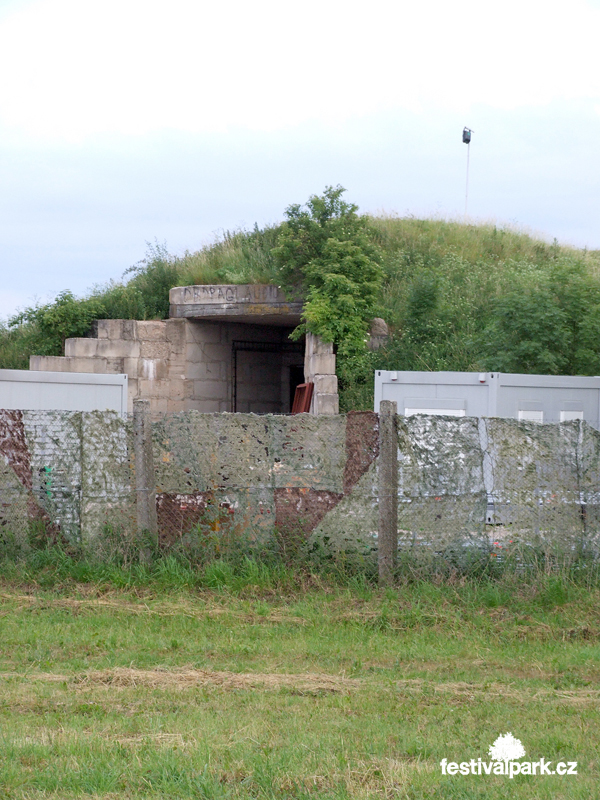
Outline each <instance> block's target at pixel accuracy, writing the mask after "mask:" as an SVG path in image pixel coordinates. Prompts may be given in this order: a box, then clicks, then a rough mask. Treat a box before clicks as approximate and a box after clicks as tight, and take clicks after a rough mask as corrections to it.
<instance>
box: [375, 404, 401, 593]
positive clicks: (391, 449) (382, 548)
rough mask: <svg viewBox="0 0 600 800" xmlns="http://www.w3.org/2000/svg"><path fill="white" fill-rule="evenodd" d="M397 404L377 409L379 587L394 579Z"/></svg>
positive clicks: (396, 543) (395, 560) (396, 526)
mask: <svg viewBox="0 0 600 800" xmlns="http://www.w3.org/2000/svg"><path fill="white" fill-rule="evenodd" d="M397 413H398V405H397V403H395V402H393V401H391V400H382V401H381V404H380V406H379V535H378V541H379V548H378V563H379V584H380V585H381V586H389V585H390V584H391V583H392V582H393V580H394V570H395V568H396V562H397V555H398V437H397V435H396V414H397Z"/></svg>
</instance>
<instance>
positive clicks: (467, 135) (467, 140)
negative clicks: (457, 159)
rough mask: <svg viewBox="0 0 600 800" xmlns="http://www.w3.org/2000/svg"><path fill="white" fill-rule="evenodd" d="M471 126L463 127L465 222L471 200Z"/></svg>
mask: <svg viewBox="0 0 600 800" xmlns="http://www.w3.org/2000/svg"><path fill="white" fill-rule="evenodd" d="M472 133H473V131H472V130H471V128H467V127H465V128H463V132H462V140H463V143H464V144H466V145H467V188H466V191H465V222H466V221H467V204H468V202H469V157H470V155H471V134H472Z"/></svg>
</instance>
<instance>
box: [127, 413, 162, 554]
mask: <svg viewBox="0 0 600 800" xmlns="http://www.w3.org/2000/svg"><path fill="white" fill-rule="evenodd" d="M133 447H134V453H135V489H136V508H137V529H138V535H139V536H140V540H141V543H142V548H141V550H140V560H141V561H144V562H146V563H148V562H149V561H150V560H151V557H152V549H153V548H156V546H157V545H158V522H157V518H156V480H155V477H154V459H153V455H152V423H151V421H150V401H149V400H139V399H135V400H134V401H133Z"/></svg>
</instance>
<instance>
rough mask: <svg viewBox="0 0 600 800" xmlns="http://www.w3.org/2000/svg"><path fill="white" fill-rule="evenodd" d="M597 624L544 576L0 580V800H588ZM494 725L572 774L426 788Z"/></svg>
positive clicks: (592, 608) (594, 593)
mask: <svg viewBox="0 0 600 800" xmlns="http://www.w3.org/2000/svg"><path fill="white" fill-rule="evenodd" d="M121 583H124V584H127V581H126V580H124V581H121ZM183 583H185V581H183ZM599 615H600V591H598V589H595V588H585V587H582V586H577V585H574V584H571V583H569V582H568V581H567V580H565V579H559V578H538V579H537V580H536V581H534V582H523V581H522V580H521V581H519V580H517V579H516V578H514V577H512V578H510V577H507V578H504V579H502V580H500V581H499V582H495V583H491V582H490V583H474V582H469V581H462V582H461V581H455V582H454V583H444V584H438V585H436V584H435V583H432V582H429V583H425V582H422V583H413V584H407V585H406V586H402V587H400V588H398V589H395V590H386V591H379V590H375V589H372V588H369V587H368V586H367V585H365V584H363V583H362V582H361V581H360V580H356V581H355V582H354V584H353V585H351V586H350V587H348V586H346V587H340V586H337V587H336V586H334V585H327V584H325V583H322V582H321V581H320V580H319V579H317V578H314V577H313V578H311V577H310V576H309V577H306V576H305V577H304V578H302V579H300V578H299V579H298V580H296V581H293V580H292V581H288V582H287V583H286V584H285V585H283V584H281V583H279V584H278V583H277V582H276V581H275V582H271V585H269V581H266V582H265V581H263V582H262V585H260V586H257V585H252V584H251V583H248V582H247V583H246V585H245V586H239V587H238V588H237V590H236V591H235V592H233V591H231V590H230V589H227V587H226V586H225V587H222V588H221V589H217V590H212V591H210V590H206V589H198V588H197V587H190V586H185V585H182V582H180V585H179V586H177V587H174V588H169V587H168V586H167V585H166V582H165V581H163V582H160V581H154V582H153V581H152V580H148V581H147V582H146V583H145V584H144V583H143V582H142V583H140V582H139V581H138V582H137V584H136V583H135V582H132V583H130V585H123V586H121V588H116V584H115V581H114V580H113V581H108V580H104V581H98V580H95V581H93V582H75V581H73V580H72V579H59V578H57V577H56V575H53V573H52V572H51V571H48V570H41V571H38V572H31V571H29V572H27V571H26V570H20V571H19V569H13V570H12V572H11V571H10V570H9V571H8V572H7V571H6V570H5V571H4V577H2V578H1V579H0V642H1V652H0V661H1V663H0V687H1V690H0V691H1V694H0V698H1V699H0V737H1V747H2V761H1V766H0V797H2V798H20V799H22V800H24V799H25V798H27V800H34V799H35V800H38V799H41V798H74V797H77V798H82V797H85V798H98V800H100V798H102V800H108V798H114V799H115V800H116V798H119V799H120V798H229V797H230V798H273V799H275V798H277V799H278V800H279V798H309V797H310V798H368V797H377V798H379V797H381V798H411V800H412V799H414V800H416V799H417V798H480V797H481V798H484V797H485V798H513V797H518V798H586V800H588V799H589V798H593V797H597V796H598V790H597V787H598V785H599V783H600V737H599V735H598V734H599V729H600V728H599V723H600V713H599V702H600V685H599V682H598V681H599V678H600V645H599V641H600V616H599ZM507 731H511V732H512V733H513V734H514V736H516V737H517V738H519V739H520V740H521V741H522V742H523V745H524V747H525V749H526V751H527V755H526V760H532V761H535V760H539V759H540V758H541V757H544V758H545V759H546V760H551V761H553V762H554V763H556V762H557V761H560V760H562V761H565V762H566V761H577V762H578V775H577V776H564V777H558V776H556V775H554V776H543V777H539V776H536V777H534V776H517V777H515V778H514V779H513V780H510V779H509V778H508V777H503V776H493V775H492V776H481V777H480V776H473V775H469V776H460V775H457V776H454V777H450V776H446V777H444V776H442V774H441V769H440V767H439V762H440V761H441V760H442V759H443V758H447V759H448V760H449V761H457V762H461V761H470V759H475V760H477V759H478V758H482V759H483V760H485V761H488V760H489V756H488V747H489V746H490V745H491V744H492V743H493V741H494V740H495V739H496V738H497V737H498V736H499V735H500V734H503V733H506V732H507ZM594 787H596V788H594Z"/></svg>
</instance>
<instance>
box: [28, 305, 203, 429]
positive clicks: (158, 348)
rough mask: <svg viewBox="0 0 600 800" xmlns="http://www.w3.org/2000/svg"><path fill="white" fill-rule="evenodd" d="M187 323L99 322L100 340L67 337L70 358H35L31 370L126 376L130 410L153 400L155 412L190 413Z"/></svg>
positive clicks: (97, 331)
mask: <svg viewBox="0 0 600 800" xmlns="http://www.w3.org/2000/svg"><path fill="white" fill-rule="evenodd" d="M188 324H189V323H187V322H186V321H185V320H179V319H169V320H152V321H137V320H127V319H108V320H105V319H103V320H99V321H98V323H97V327H96V337H94V338H76V339H67V340H66V342H65V355H64V356H31V358H30V363H29V368H30V369H32V370H46V371H53V372H93V373H116V374H126V375H127V377H128V383H129V397H128V410H129V411H130V412H131V411H132V410H133V400H134V398H136V397H144V398H146V399H148V400H150V404H151V410H152V412H153V413H154V414H161V413H169V412H175V411H184V410H185V409H186V408H187V405H186V401H187V400H189V399H190V398H191V394H192V386H190V384H189V381H188V379H187V375H186V369H187V361H186V353H187V337H186V326H187V325H188Z"/></svg>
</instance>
